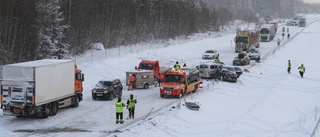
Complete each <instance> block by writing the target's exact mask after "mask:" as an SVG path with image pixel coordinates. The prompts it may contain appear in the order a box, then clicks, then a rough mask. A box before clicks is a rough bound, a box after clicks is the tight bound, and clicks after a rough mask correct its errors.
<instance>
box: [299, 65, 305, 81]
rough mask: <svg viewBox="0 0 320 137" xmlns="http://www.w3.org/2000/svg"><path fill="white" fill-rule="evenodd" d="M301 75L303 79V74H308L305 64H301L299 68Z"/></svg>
mask: <svg viewBox="0 0 320 137" xmlns="http://www.w3.org/2000/svg"><path fill="white" fill-rule="evenodd" d="M298 70H299V73H300V76H301V78H303V74H304V73H305V72H306V68H305V67H304V66H303V64H301V66H300V67H298Z"/></svg>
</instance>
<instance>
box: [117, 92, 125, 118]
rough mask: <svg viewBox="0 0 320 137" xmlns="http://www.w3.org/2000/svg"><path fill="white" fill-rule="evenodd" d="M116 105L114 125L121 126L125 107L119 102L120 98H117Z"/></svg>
mask: <svg viewBox="0 0 320 137" xmlns="http://www.w3.org/2000/svg"><path fill="white" fill-rule="evenodd" d="M115 104H116V123H117V124H118V123H119V122H120V124H123V107H125V105H124V103H122V102H121V98H120V97H119V98H118V101H117V102H116V103H115Z"/></svg>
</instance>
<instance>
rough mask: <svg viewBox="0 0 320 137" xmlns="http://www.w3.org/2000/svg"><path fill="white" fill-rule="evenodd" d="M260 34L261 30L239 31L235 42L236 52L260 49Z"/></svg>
mask: <svg viewBox="0 0 320 137" xmlns="http://www.w3.org/2000/svg"><path fill="white" fill-rule="evenodd" d="M259 41H260V34H259V30H256V29H247V30H237V33H236V37H235V38H234V42H235V52H236V53H239V52H241V51H249V50H250V49H252V48H254V47H255V48H259V45H260V43H259Z"/></svg>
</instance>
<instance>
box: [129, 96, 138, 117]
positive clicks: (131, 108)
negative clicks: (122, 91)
mask: <svg viewBox="0 0 320 137" xmlns="http://www.w3.org/2000/svg"><path fill="white" fill-rule="evenodd" d="M136 104H137V100H136V99H135V98H133V94H131V95H130V98H129V99H128V101H127V109H128V110H129V117H128V118H132V119H134V109H135V107H136Z"/></svg>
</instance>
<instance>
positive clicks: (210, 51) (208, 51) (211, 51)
mask: <svg viewBox="0 0 320 137" xmlns="http://www.w3.org/2000/svg"><path fill="white" fill-rule="evenodd" d="M205 53H214V51H213V50H207V51H206V52H205Z"/></svg>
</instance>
